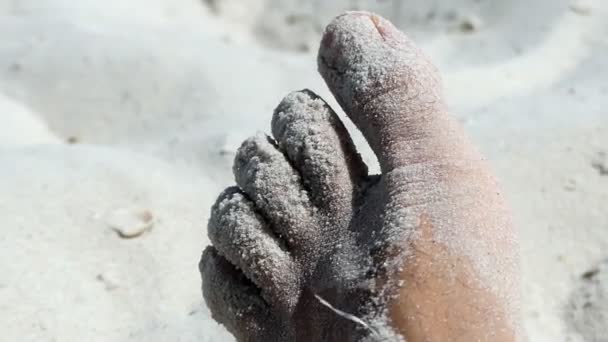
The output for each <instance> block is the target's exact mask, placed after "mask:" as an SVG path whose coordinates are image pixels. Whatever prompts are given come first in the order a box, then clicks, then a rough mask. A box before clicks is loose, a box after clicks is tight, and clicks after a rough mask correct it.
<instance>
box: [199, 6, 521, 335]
mask: <svg viewBox="0 0 608 342" xmlns="http://www.w3.org/2000/svg"><path fill="white" fill-rule="evenodd" d="M319 71H320V73H321V75H322V76H323V77H324V79H325V80H326V82H327V84H328V86H329V88H330V90H331V91H332V92H333V94H334V96H335V97H336V99H337V101H338V102H339V103H340V105H341V106H342V108H343V109H344V110H345V112H346V113H347V114H348V115H349V117H350V118H351V120H352V121H353V122H354V123H355V125H356V126H357V127H358V128H359V130H361V132H362V133H363V135H364V136H365V137H366V139H367V141H368V142H369V144H370V146H371V148H372V149H373V150H374V152H375V154H376V156H377V157H378V160H379V162H380V166H381V169H382V174H381V175H379V176H370V175H368V174H367V168H366V166H365V165H364V163H363V162H362V160H361V158H360V156H359V155H358V154H357V153H356V149H355V147H354V146H353V143H352V141H351V139H350V137H349V135H348V133H347V132H346V130H345V128H344V126H343V124H342V123H341V122H340V120H339V119H338V117H337V116H336V114H335V113H334V111H333V110H332V109H331V108H329V106H328V105H327V104H326V103H325V102H324V101H323V100H321V99H320V98H319V97H318V96H317V95H315V94H314V93H312V92H310V91H301V92H295V93H292V94H290V95H288V96H287V97H286V98H285V99H284V100H283V101H282V103H281V104H280V105H279V106H278V107H277V109H276V110H275V113H274V117H273V120H272V133H273V137H267V136H263V135H259V136H256V137H253V138H251V139H248V140H247V141H245V142H244V143H243V145H242V146H241V148H240V149H239V151H238V152H237V156H236V158H235V164H234V174H235V178H236V183H237V186H238V187H234V188H229V189H227V190H226V191H224V192H223V193H222V195H220V197H219V199H218V201H217V202H216V204H215V205H214V207H213V208H212V214H211V219H210V221H209V227H208V229H209V237H210V240H211V242H212V243H213V247H209V248H208V249H207V250H206V251H205V252H204V255H203V258H202V260H201V264H200V267H201V273H202V276H203V294H204V297H205V299H206V301H207V304H208V305H209V308H210V310H211V312H212V314H213V317H214V318H215V319H217V320H218V321H219V322H221V323H222V324H224V325H225V326H226V327H227V328H228V330H229V331H231V332H232V333H233V334H234V335H235V336H236V337H237V339H239V340H243V341H250V340H252V341H258V340H259V341H261V340H273V341H274V340H276V341H279V340H281V341H287V340H306V341H337V340H340V341H346V340H348V341H361V340H373V341H376V340H386V339H389V340H399V339H401V338H403V337H405V338H407V339H408V340H411V341H418V340H421V339H424V340H429V341H447V340H452V341H470V340H478V341H514V340H515V339H516V338H518V337H521V336H520V335H521V331H520V328H519V308H518V304H519V299H518V298H519V296H518V288H517V282H518V270H517V261H516V260H517V256H516V252H515V251H516V250H517V248H516V239H515V235H514V232H513V230H512V228H511V225H510V222H509V214H508V213H507V211H506V210H505V208H504V205H503V200H502V196H501V194H500V192H499V190H498V187H497V185H496V183H495V181H494V179H493V177H492V176H491V175H490V174H489V172H488V171H487V169H486V167H485V165H484V162H483V159H482V157H481V156H480V155H479V154H478V153H477V152H476V150H475V149H474V148H473V147H472V146H471V145H470V144H469V143H468V140H467V139H466V138H465V137H464V134H463V133H462V131H461V130H460V128H459V127H458V125H457V124H455V122H454V121H453V120H452V119H451V118H450V116H449V115H448V114H447V112H446V110H445V106H444V102H443V98H442V94H441V82H440V77H439V76H438V74H437V72H436V70H435V68H434V67H433V65H432V64H431V63H430V61H429V60H428V58H427V57H425V56H424V55H423V54H422V53H421V52H420V51H419V50H418V49H417V48H416V47H415V46H414V44H413V43H412V42H411V41H410V40H409V39H408V38H407V37H405V36H404V35H403V34H402V33H401V32H399V31H398V30H397V29H395V28H394V27H393V26H392V24H390V23H389V22H387V21H386V20H384V19H382V18H380V17H378V16H376V15H373V14H370V13H366V12H350V13H347V14H345V15H342V16H339V17H337V18H336V19H335V20H334V21H333V22H332V23H331V24H330V25H329V26H328V27H327V29H326V31H325V34H324V37H323V40H322V43H321V48H320V51H319ZM437 298H439V299H437ZM459 316H460V317H459Z"/></svg>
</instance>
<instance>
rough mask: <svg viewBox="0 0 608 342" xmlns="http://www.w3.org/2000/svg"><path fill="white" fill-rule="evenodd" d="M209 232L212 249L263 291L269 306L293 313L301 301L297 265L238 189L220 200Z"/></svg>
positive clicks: (228, 190) (212, 217)
mask: <svg viewBox="0 0 608 342" xmlns="http://www.w3.org/2000/svg"><path fill="white" fill-rule="evenodd" d="M207 231H208V234H209V239H210V240H211V242H212V243H213V246H214V247H215V248H216V249H217V250H218V252H219V253H220V254H221V255H222V256H223V257H225V258H226V259H227V260H228V261H229V262H230V263H232V264H233V265H235V266H236V267H237V268H238V269H240V270H241V271H242V272H243V273H244V275H245V276H246V277H247V278H249V279H250V280H251V281H252V282H253V283H254V284H255V285H256V286H257V287H258V288H260V289H261V291H262V296H263V298H264V299H265V300H266V302H268V303H270V304H271V306H273V307H274V308H275V309H279V310H281V311H284V312H291V310H292V309H293V308H294V307H295V305H296V300H297V298H298V288H299V279H298V272H297V269H296V265H295V263H294V262H293V260H292V258H291V256H290V255H289V253H287V251H286V250H285V247H284V245H283V243H282V241H280V240H279V239H278V238H277V237H275V236H274V233H273V232H272V231H271V230H270V229H269V228H268V225H267V224H266V222H265V221H264V219H263V218H262V217H261V216H260V215H258V214H257V213H256V212H255V209H254V204H253V203H252V202H251V201H249V200H248V199H246V198H245V196H244V195H243V194H242V193H241V192H240V191H239V190H238V189H237V188H236V187H233V188H228V189H226V190H225V191H224V192H223V193H222V194H221V195H220V196H219V198H218V200H217V202H216V203H215V205H214V206H213V207H212V209H211V217H210V219H209V224H208V227H207Z"/></svg>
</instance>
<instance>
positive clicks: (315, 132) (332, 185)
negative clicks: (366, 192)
mask: <svg viewBox="0 0 608 342" xmlns="http://www.w3.org/2000/svg"><path fill="white" fill-rule="evenodd" d="M272 133H273V135H274V137H275V139H276V141H277V143H278V145H279V148H280V149H281V150H282V151H284V152H285V154H286V155H287V156H288V158H289V159H290V161H291V162H292V164H293V165H294V167H295V168H296V169H298V171H299V172H300V174H301V175H302V179H303V181H304V187H305V188H306V189H307V190H308V192H309V193H310V196H311V199H312V202H313V203H314V204H315V206H316V207H317V208H319V209H320V210H325V211H327V212H329V213H332V215H335V214H338V213H341V214H344V215H348V214H350V207H351V205H352V202H353V198H355V197H356V196H357V195H358V194H359V192H360V189H359V186H360V185H361V184H362V182H363V180H364V178H365V177H366V176H367V167H366V165H365V164H364V162H363V161H362V160H361V156H360V155H359V154H358V153H357V150H356V148H355V146H354V144H353V142H352V139H351V138H350V135H349V133H348V131H347V130H346V127H344V124H343V123H342V121H340V118H338V116H337V115H336V113H335V112H334V111H333V110H332V109H331V108H330V107H329V105H328V104H327V103H326V102H325V101H323V99H321V98H320V97H319V96H317V95H316V94H315V93H313V92H312V91H309V90H302V91H296V92H292V93H290V94H289V95H287V96H286V97H285V98H284V99H283V101H281V103H280V104H279V106H278V107H277V108H276V109H275V112H274V116H273V118H272Z"/></svg>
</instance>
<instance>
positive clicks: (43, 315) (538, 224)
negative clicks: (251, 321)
mask: <svg viewBox="0 0 608 342" xmlns="http://www.w3.org/2000/svg"><path fill="white" fill-rule="evenodd" d="M239 3H240V2H239V1H222V2H219V1H207V2H201V1H197V0H181V1H168V0H156V1H143V0H130V1H118V0H114V1H105V2H100V1H93V0H88V1H79V2H77V3H75V2H73V1H67V0H64V1H61V0H47V1H44V2H40V1H29V0H21V1H7V0H3V1H0V15H1V16H2V20H0V41H2V43H1V44H0V93H1V94H2V95H1V96H0V108H1V110H2V112H3V116H2V118H8V120H6V119H5V120H4V121H3V124H2V125H0V151H1V152H2V153H1V154H0V174H1V177H0V189H2V190H3V191H2V192H1V194H0V223H2V230H1V233H0V250H1V251H2V258H0V260H1V261H0V269H1V270H2V275H1V276H0V321H2V322H5V324H4V327H3V339H6V340H7V341H14V340H21V341H40V340H43V341H48V340H57V341H80V340H88V341H121V340H133V341H139V340H141V341H150V340H152V341H166V340H170V341H231V337H230V336H229V335H228V334H227V333H226V332H225V330H224V329H223V328H222V327H220V326H218V325H217V324H216V323H215V322H214V321H212V320H211V319H210V317H209V312H208V310H207V308H206V306H205V305H204V304H203V302H202V296H201V291H200V276H199V274H198V270H197V266H196V265H197V263H198V260H199V257H200V253H201V251H202V250H203V248H204V246H205V245H206V243H208V241H207V240H206V239H207V238H206V234H205V231H204V230H205V226H206V221H207V220H208V218H209V213H210V207H211V205H212V204H213V203H214V201H215V196H216V195H217V194H218V193H219V192H220V191H221V190H222V189H223V188H225V187H226V186H227V185H229V184H231V183H233V179H232V176H231V175H230V168H231V163H232V159H233V158H234V152H235V151H236V148H237V147H238V146H239V145H240V143H241V142H242V141H243V140H244V139H245V138H247V137H249V136H251V135H253V134H255V132H256V131H257V130H263V131H266V132H268V131H269V130H270V118H271V115H272V110H273V109H274V107H275V106H276V105H277V104H278V102H279V101H280V99H281V98H282V97H283V96H284V95H285V94H287V93H288V92H290V91H292V90H295V89H302V88H310V89H313V90H314V91H315V92H317V93H319V94H320V95H321V96H323V97H324V98H325V99H328V101H329V102H330V104H331V105H332V106H333V107H334V108H338V106H337V105H336V104H335V103H334V102H333V100H331V96H329V92H328V90H327V89H326V88H325V86H324V85H323V83H322V80H321V78H320V76H318V75H317V74H316V73H315V72H314V70H316V61H315V53H316V46H317V44H318V41H319V37H320V30H321V29H322V28H323V26H324V25H325V24H326V23H327V22H328V20H329V18H331V17H332V16H333V15H335V14H337V13H338V12H339V11H341V10H342V9H345V8H353V7H355V6H356V7H359V8H364V9H370V10H374V11H378V12H380V13H381V14H384V15H387V17H389V18H390V19H391V20H393V21H395V22H396V23H397V24H398V26H399V27H400V28H402V29H404V30H405V31H406V32H408V33H409V34H410V35H411V36H412V37H413V38H414V39H416V41H417V42H418V43H419V45H420V46H421V48H422V49H423V50H424V51H425V52H426V53H427V54H428V55H429V56H431V58H432V59H433V60H434V61H435V62H436V64H437V65H438V67H439V69H440V71H441V73H442V75H443V78H444V82H445V86H446V94H447V98H448V102H449V106H450V108H451V110H452V112H453V114H454V115H455V116H456V117H457V118H459V120H460V121H461V122H462V123H463V124H464V127H465V129H466V130H467V131H468V133H469V134H470V135H471V136H472V137H473V139H474V140H475V141H476V142H477V144H478V146H479V147H480V149H481V150H482V152H483V153H484V154H485V155H486V156H487V157H488V159H489V161H490V163H491V164H492V166H493V167H494V169H495V170H496V173H497V175H498V177H499V179H500V180H501V181H502V183H503V185H504V189H505V191H506V193H507V196H508V197H509V199H510V203H511V205H512V207H513V212H514V214H515V221H516V223H517V226H518V228H519V230H520V232H521V237H522V238H521V240H522V256H523V267H524V307H525V311H524V313H525V316H526V327H527V330H528V334H529V335H530V340H531V341H575V342H576V341H585V340H584V338H585V336H586V337H587V340H588V341H594V340H593V338H595V340H597V341H602V340H601V338H603V337H604V336H607V334H605V333H604V332H602V331H601V329H602V327H605V326H606V325H601V324H599V323H597V322H601V319H603V318H602V317H597V316H598V315H599V314H597V312H599V313H602V310H601V309H599V310H587V313H585V314H584V315H579V314H573V312H574V310H575V308H576V307H577V306H576V305H575V304H573V301H574V302H575V303H576V299H574V298H576V297H577V293H580V291H581V290H580V288H581V286H582V287H584V286H585V285H584V282H585V280H584V279H581V277H583V275H584V274H586V272H588V271H589V270H591V269H593V268H594V267H597V265H598V264H599V263H600V262H601V261H602V260H604V259H606V257H607V255H606V250H608V229H606V228H607V227H608V217H607V216H606V215H605V211H606V203H608V177H607V176H606V172H605V171H602V170H606V169H607V168H608V160H607V159H606V153H608V134H607V132H608V119H607V117H606V113H605V108H606V106H607V105H608V86H607V85H606V80H607V79H608V72H606V70H608V65H607V64H608V61H607V60H606V58H605V56H606V54H607V52H608V40H607V39H608V38H607V37H606V36H605V34H603V33H604V32H607V30H608V20H607V19H608V6H607V5H606V4H605V3H604V2H602V1H599V0H596V1H591V0H589V1H577V2H576V3H574V2H572V1H565V0H560V1H555V0H541V1H535V2H534V3H532V4H531V3H529V2H528V1H523V0H517V1H501V2H496V1H495V2H489V1H487V2H476V1H464V0H462V1H436V2H427V1H422V0H420V1H411V2H410V3H408V5H406V4H405V3H397V2H395V3H393V2H391V1H386V2H375V1H373V2H372V1H369V2H368V1H358V2H357V3H352V2H346V1H344V2H342V1H336V2H331V4H328V2H323V3H322V2H320V1H318V2H301V1H278V0H276V1H270V0H268V1H251V2H250V5H247V6H243V5H240V4H239ZM214 4H215V5H214ZM287 28H289V29H287ZM339 114H340V115H342V114H341V113H339ZM347 126H348V128H352V125H350V124H349V125H347ZM355 142H356V143H357V144H359V145H360V144H361V142H362V139H361V136H360V135H355ZM362 156H363V159H364V160H366V161H367V162H368V164H370V165H371V168H372V171H373V170H376V171H377V170H378V165H377V164H376V163H375V162H374V161H373V158H372V157H371V156H372V154H371V153H370V150H369V148H363V149H362ZM117 212H118V213H119V214H116V213H117ZM142 212H149V213H150V214H151V215H152V217H153V218H154V223H153V225H152V227H151V228H150V229H146V231H145V232H143V233H142V234H141V235H139V236H137V237H134V238H132V239H124V238H122V237H120V236H119V235H118V234H117V233H116V231H115V230H114V229H112V226H114V225H116V224H117V223H116V219H115V218H116V217H117V216H119V217H125V216H126V217H127V218H128V219H123V220H119V221H120V222H119V224H120V223H123V224H133V223H135V224H136V225H140V224H141V223H140V222H139V221H138V220H139V218H140V217H142V216H141V213H142ZM129 213H131V214H129ZM129 215H131V216H129ZM125 229H129V228H125ZM603 279H606V278H605V277H597V279H595V280H594V282H593V287H592V288H591V289H588V290H587V291H595V292H593V293H598V294H605V293H606V290H605V289H606V287H607V286H608V285H606V281H605V280H603ZM581 283H583V285H581ZM602 291H603V292H602ZM593 298H598V299H597V303H594V304H593V305H594V307H597V308H605V302H602V300H604V301H605V295H604V297H601V296H600V295H596V296H595V297H593ZM601 298H604V299H601ZM602 303H603V304H602ZM573 307H574V308H573ZM594 315H595V316H594ZM573 317H579V318H578V319H575V318H573ZM580 317H583V318H580ZM603 317H604V318H605V316H603ZM573 320H575V321H576V322H574V323H573ZM604 329H605V328H604Z"/></svg>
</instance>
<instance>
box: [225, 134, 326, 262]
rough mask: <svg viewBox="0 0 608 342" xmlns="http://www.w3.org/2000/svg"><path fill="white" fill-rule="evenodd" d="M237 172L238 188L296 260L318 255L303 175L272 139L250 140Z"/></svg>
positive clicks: (239, 157)
mask: <svg viewBox="0 0 608 342" xmlns="http://www.w3.org/2000/svg"><path fill="white" fill-rule="evenodd" d="M233 172H234V175H235V179H236V183H237V185H238V186H239V187H240V188H241V189H242V190H243V192H244V193H245V194H247V196H248V197H249V198H250V199H251V200H252V201H253V202H254V203H255V206H256V208H257V210H258V212H259V213H260V214H261V215H262V216H264V217H265V218H266V219H267V220H268V222H269V224H270V228H271V229H272V230H273V231H274V232H275V233H276V234H277V236H278V237H279V238H281V239H282V240H283V241H284V242H285V244H286V246H287V248H288V249H289V250H290V252H291V253H293V255H294V257H296V258H304V257H306V258H311V257H313V256H314V255H316V254H317V251H316V249H317V247H315V246H317V244H318V240H319V239H318V232H317V229H316V227H317V225H316V222H315V219H314V208H313V206H312V205H311V204H310V200H309V197H308V194H307V192H306V191H305V190H304V187H303V186H302V179H301V177H300V175H299V174H298V173H297V171H296V170H295V169H294V168H293V167H292V166H291V165H290V164H289V162H288V160H287V159H286V157H285V155H283V154H282V153H281V152H280V151H279V150H277V148H276V147H275V144H274V142H273V141H272V140H271V138H269V137H267V136H265V135H257V136H255V137H252V138H250V139H247V140H246V141H245V142H244V143H243V144H242V145H241V147H240V148H239V149H238V151H237V154H236V157H235V161H234V167H233Z"/></svg>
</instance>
